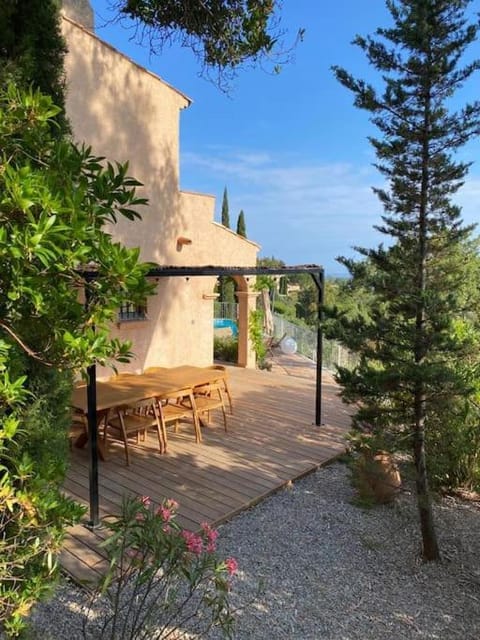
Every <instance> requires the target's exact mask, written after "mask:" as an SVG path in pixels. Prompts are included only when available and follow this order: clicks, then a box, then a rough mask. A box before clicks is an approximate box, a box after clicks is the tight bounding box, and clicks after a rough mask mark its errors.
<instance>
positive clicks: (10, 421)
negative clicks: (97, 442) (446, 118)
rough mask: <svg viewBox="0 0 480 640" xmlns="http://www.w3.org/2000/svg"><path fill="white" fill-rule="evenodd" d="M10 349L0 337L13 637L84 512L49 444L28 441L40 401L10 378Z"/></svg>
mask: <svg viewBox="0 0 480 640" xmlns="http://www.w3.org/2000/svg"><path fill="white" fill-rule="evenodd" d="M12 350H13V348H12V347H11V346H10V345H8V344H7V343H6V342H5V341H4V340H1V339H0V531H1V535H0V623H2V624H3V627H4V630H5V632H6V634H7V635H9V636H13V637H14V636H16V635H18V634H19V633H20V632H21V630H22V629H23V627H24V623H23V619H24V617H25V616H26V615H27V614H28V612H29V611H30V609H31V607H32V606H33V605H34V604H35V602H36V601H37V600H38V599H39V598H40V597H43V596H45V595H47V594H48V593H50V591H51V589H52V586H53V585H54V578H55V577H56V575H57V572H58V565H57V560H56V556H57V554H58V552H59V550H60V547H61V543H62V540H63V537H64V532H65V528H66V526H68V525H69V524H73V523H74V522H77V521H78V519H79V518H80V517H81V515H82V514H83V512H84V509H83V508H82V507H80V506H79V505H77V504H76V503H75V502H73V501H72V500H69V499H68V498H66V497H64V496H63V495H62V494H61V493H60V492H59V490H58V480H59V478H60V477H61V472H60V470H59V467H58V466H57V464H56V460H55V457H54V456H53V455H52V454H50V455H47V453H46V451H47V449H48V444H49V443H48V442H45V443H44V444H45V447H46V449H45V450H44V451H43V452H42V453H41V454H39V453H38V452H35V443H36V445H37V446H40V443H39V438H38V437H37V438H34V439H33V440H32V439H30V438H29V437H28V426H29V425H28V424H25V422H26V421H25V416H27V422H28V419H32V418H33V412H31V411H30V412H29V407H30V406H31V404H32V403H35V402H36V397H35V395H34V394H33V393H32V392H30V391H28V390H27V389H26V388H25V383H26V376H19V377H11V376H10V373H9V370H8V364H9V354H10V352H11V351H12ZM49 432H50V434H51V433H52V431H51V430H49ZM36 435H37V436H38V431H37V434H36ZM63 437H65V432H64V431H63ZM60 439H61V438H60ZM25 443H27V444H26V446H25ZM52 445H55V442H54V441H53V442H52V443H50V447H51V446H52ZM41 448H43V446H42V447H41ZM50 451H52V449H51V448H50ZM32 453H33V454H36V455H35V457H34V456H33V455H32ZM37 461H40V467H39V464H38V463H37Z"/></svg>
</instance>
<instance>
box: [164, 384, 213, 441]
mask: <svg viewBox="0 0 480 640" xmlns="http://www.w3.org/2000/svg"><path fill="white" fill-rule="evenodd" d="M157 403H158V412H159V417H160V424H161V426H162V433H163V437H164V441H165V450H166V449H167V442H168V440H167V425H168V424H172V423H173V425H174V429H175V432H176V433H178V428H179V424H180V422H181V420H185V419H189V420H191V421H192V424H193V429H194V433H195V442H197V443H198V442H201V441H202V433H201V431H200V421H199V419H198V414H197V411H196V408H195V400H194V398H193V390H192V389H191V388H190V387H185V388H183V389H180V390H177V391H173V392H171V393H166V394H162V396H161V398H157Z"/></svg>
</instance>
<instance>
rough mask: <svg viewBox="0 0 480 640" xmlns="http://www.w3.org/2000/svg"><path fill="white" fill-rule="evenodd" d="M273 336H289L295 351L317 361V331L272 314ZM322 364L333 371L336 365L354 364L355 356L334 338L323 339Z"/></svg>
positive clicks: (348, 365) (348, 366)
mask: <svg viewBox="0 0 480 640" xmlns="http://www.w3.org/2000/svg"><path fill="white" fill-rule="evenodd" d="M273 325H274V337H275V338H276V339H277V340H279V339H280V338H282V337H283V336H284V335H286V336H289V337H291V338H293V339H294V340H295V342H296V343H297V352H298V353H300V354H301V355H302V356H305V357H306V358H308V359H309V360H312V361H313V362H316V361H317V332H316V331H314V330H312V329H309V328H308V327H302V326H300V325H298V324H294V323H293V322H289V321H288V320H286V319H285V318H284V317H283V316H280V315H278V314H275V313H274V314H273ZM322 360H323V362H322V365H323V367H324V368H325V369H330V370H331V371H334V370H335V368H336V367H337V366H339V367H347V368H348V369H350V368H352V367H354V366H355V364H356V362H357V357H356V356H355V355H354V354H353V353H351V352H350V351H348V350H347V349H345V347H342V345H341V344H340V343H339V342H336V341H335V340H325V339H324V340H323V353H322Z"/></svg>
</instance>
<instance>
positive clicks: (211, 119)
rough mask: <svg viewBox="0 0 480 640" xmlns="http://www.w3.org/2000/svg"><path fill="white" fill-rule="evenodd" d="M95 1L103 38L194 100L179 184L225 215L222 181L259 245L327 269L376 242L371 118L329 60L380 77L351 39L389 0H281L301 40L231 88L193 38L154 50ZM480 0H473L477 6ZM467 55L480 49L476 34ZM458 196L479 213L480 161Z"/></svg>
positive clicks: (475, 149) (376, 19)
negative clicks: (203, 62) (287, 54)
mask: <svg viewBox="0 0 480 640" xmlns="http://www.w3.org/2000/svg"><path fill="white" fill-rule="evenodd" d="M91 4H92V6H93V8H94V11H95V22H96V30H97V34H98V35H99V36H100V37H101V38H103V39H104V40H106V41H107V42H109V43H110V44H112V45H113V46H115V47H116V48H118V49H119V50H120V51H122V52H123V53H125V54H127V55H128V56H130V57H131V58H133V59H134V60H135V61H136V62H138V63H139V64H142V65H143V66H145V67H147V68H148V69H150V70H151V71H153V72H154V73H156V74H158V75H159V76H160V77H162V78H163V79H164V80H166V81H167V82H169V83H170V84H172V85H174V86H175V87H177V88H178V89H179V90H181V91H182V92H184V93H185V94H187V95H188V96H189V97H190V98H191V99H192V100H193V104H192V105H191V106H190V107H189V108H188V109H186V110H185V111H182V112H181V123H180V127H181V169H180V171H181V174H180V175H181V178H180V181H181V185H180V186H181V188H182V189H184V190H187V191H188V190H190V191H198V192H202V193H210V194H213V195H215V196H216V197H217V208H216V209H217V211H216V219H217V220H218V219H219V217H220V208H221V201H222V194H223V189H224V187H225V186H226V187H227V190H228V199H229V205H230V223H231V226H232V228H235V227H236V221H237V217H238V213H239V211H240V209H243V210H244V212H245V219H246V225H247V235H248V237H249V238H251V239H252V240H254V241H256V242H258V243H259V244H260V245H261V246H262V250H261V253H260V255H262V256H272V255H273V256H275V257H276V258H280V259H282V260H284V261H285V262H286V263H287V264H291V265H295V264H306V263H316V264H322V265H323V266H324V267H325V269H326V273H327V275H343V274H344V272H343V271H342V267H341V266H340V265H339V264H338V263H337V262H336V261H335V258H336V257H337V256H339V255H346V256H350V255H353V254H354V252H353V251H352V247H353V246H354V245H360V246H366V247H370V246H374V245H376V244H378V242H379V241H380V240H381V238H380V236H379V234H377V233H376V232H375V231H374V230H373V225H374V224H376V223H378V222H379V220H380V215H381V208H380V205H379V204H378V202H377V199H376V198H375V196H374V195H373V194H372V191H371V187H372V186H373V185H376V186H379V185H381V184H382V178H381V176H380V175H379V174H378V172H377V171H376V170H375V169H374V168H373V167H372V162H374V159H375V158H374V154H373V151H372V149H371V147H370V145H369V143H368V141H367V136H368V135H371V134H374V133H375V129H374V128H373V127H372V125H371V124H370V123H369V120H368V113H366V112H363V111H359V110H358V109H356V108H355V107H353V104H352V96H351V95H350V93H349V92H348V91H347V90H346V89H344V88H343V87H342V86H341V85H339V84H338V83H337V82H336V81H335V79H334V77H333V74H332V72H331V70H330V68H331V66H332V65H340V66H344V67H345V68H346V69H347V70H348V71H350V72H351V73H353V74H354V75H356V76H358V77H362V78H365V79H371V80H374V79H375V78H376V76H375V75H374V72H373V71H372V70H371V69H370V68H369V67H368V65H367V63H366V61H365V58H364V56H363V54H362V52H361V51H360V50H359V49H358V48H356V47H354V46H352V45H351V41H352V39H353V37H354V36H355V35H356V34H361V35H368V34H373V32H374V30H375V29H376V28H377V27H379V26H386V25H387V24H388V21H389V15H388V12H387V10H386V7H385V3H384V2H383V0H337V1H336V2H319V1H318V0H283V7H282V10H281V12H280V14H279V15H280V16H281V27H282V28H283V29H285V30H286V31H287V32H288V33H287V35H286V36H285V39H286V42H289V41H292V40H293V39H294V37H295V34H296V32H297V31H298V29H299V28H300V27H302V28H304V29H305V37H304V41H303V42H302V43H300V44H299V45H298V46H297V47H296V49H295V52H294V57H293V60H292V61H291V62H290V63H289V64H288V65H286V66H285V67H284V68H283V69H282V71H281V73H280V74H278V75H272V74H270V73H268V72H267V71H266V70H262V69H260V68H258V69H248V68H247V69H244V70H242V71H240V74H239V76H238V77H237V79H236V80H235V81H234V83H233V84H232V87H231V90H230V92H229V94H228V95H226V94H225V93H222V92H221V91H220V90H219V89H218V88H217V87H216V86H214V85H213V84H211V83H210V82H208V81H207V80H205V79H203V78H201V77H199V75H198V74H199V70H200V66H199V63H198V62H197V61H196V60H195V58H194V55H193V53H191V52H190V50H188V49H180V48H179V47H172V48H170V49H165V50H164V51H163V53H162V55H161V56H155V57H154V56H150V53H149V51H148V49H147V48H146V47H142V46H140V45H138V44H136V43H135V41H134V40H133V39H132V37H133V32H132V31H131V30H130V31H129V30H128V29H125V28H122V27H121V26H120V25H118V24H108V22H109V21H110V20H111V19H112V17H113V15H114V14H112V12H111V11H110V10H109V8H108V5H109V4H110V0H92V1H91ZM479 4H480V3H479V2H478V0H475V1H474V3H473V8H474V9H476V10H478V9H479V6H478V5H479ZM470 55H476V56H478V57H480V44H479V43H478V41H477V42H476V43H475V44H474V45H473V46H472V47H471V50H470ZM478 83H479V77H478V76H477V78H476V79H474V80H473V81H471V82H470V84H469V85H468V86H467V87H465V89H464V90H463V92H462V96H461V97H462V98H463V99H470V100H473V99H475V98H478V97H479V96H478V95H477V94H476V92H475V89H476V87H478V86H479V84H478ZM461 157H462V159H464V158H465V159H467V160H477V158H478V159H480V143H479V142H478V141H475V142H471V143H470V144H469V145H468V146H467V147H466V148H465V149H464V150H462V152H461ZM457 201H458V202H459V204H461V205H462V207H463V215H464V219H465V220H466V221H467V222H476V221H477V219H478V213H477V212H478V210H479V208H480V164H479V163H478V162H477V163H476V164H474V166H473V167H472V169H471V171H470V174H469V177H468V179H467V181H466V183H465V186H464V188H463V189H462V191H461V192H460V193H459V194H458V196H457Z"/></svg>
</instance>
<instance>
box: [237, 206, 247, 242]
mask: <svg viewBox="0 0 480 640" xmlns="http://www.w3.org/2000/svg"><path fill="white" fill-rule="evenodd" d="M237 233H238V235H239V236H242V237H243V238H246V237H247V227H246V225H245V214H244V213H243V209H242V210H241V211H240V213H239V214H238V220H237Z"/></svg>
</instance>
